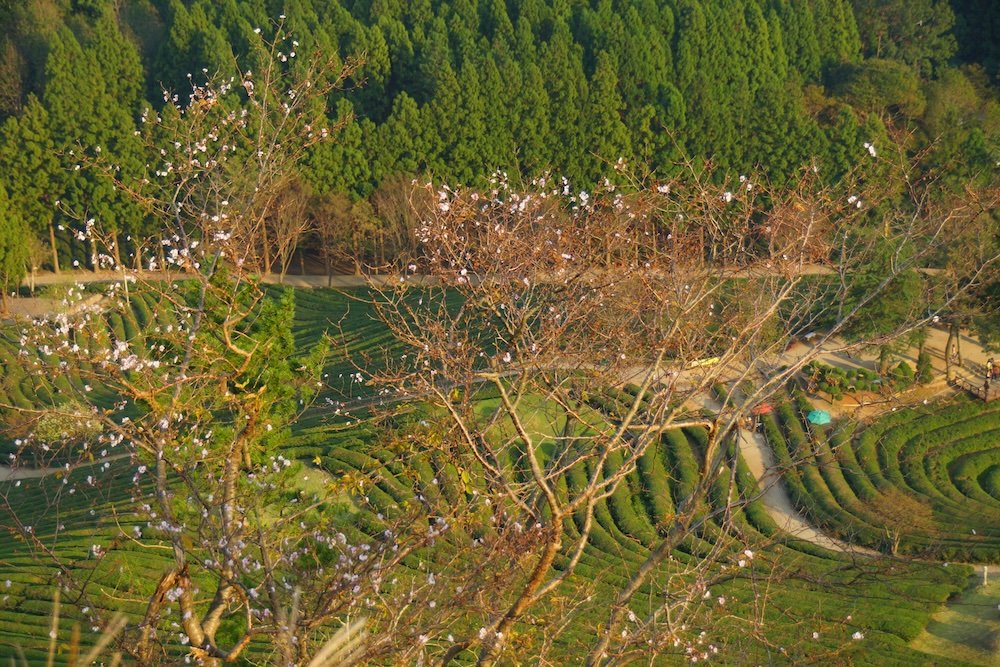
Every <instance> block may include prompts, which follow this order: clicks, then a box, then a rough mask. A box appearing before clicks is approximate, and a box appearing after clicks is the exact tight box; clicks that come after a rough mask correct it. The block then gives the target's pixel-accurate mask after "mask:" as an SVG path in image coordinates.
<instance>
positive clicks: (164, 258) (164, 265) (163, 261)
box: [157, 238, 167, 271]
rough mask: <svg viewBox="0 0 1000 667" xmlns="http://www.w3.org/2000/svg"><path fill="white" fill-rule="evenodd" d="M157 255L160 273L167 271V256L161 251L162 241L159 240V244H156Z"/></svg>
mask: <svg viewBox="0 0 1000 667" xmlns="http://www.w3.org/2000/svg"><path fill="white" fill-rule="evenodd" d="M157 248H158V253H159V255H160V271H166V270H167V255H166V253H165V252H164V250H163V239H162V238H161V239H160V242H159V244H157Z"/></svg>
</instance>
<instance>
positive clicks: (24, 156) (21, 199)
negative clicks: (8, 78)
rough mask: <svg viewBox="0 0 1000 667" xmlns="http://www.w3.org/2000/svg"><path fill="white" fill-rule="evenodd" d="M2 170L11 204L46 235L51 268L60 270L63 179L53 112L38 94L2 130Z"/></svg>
mask: <svg viewBox="0 0 1000 667" xmlns="http://www.w3.org/2000/svg"><path fill="white" fill-rule="evenodd" d="M0 171H2V173H3V174H5V179H6V185H7V187H8V188H9V190H10V207H11V209H12V210H13V211H15V212H16V213H17V214H18V217H19V218H20V219H22V220H24V221H25V222H27V223H28V225H29V226H30V229H31V231H32V232H33V233H34V234H35V236H37V237H39V238H44V239H46V242H47V243H48V245H49V250H50V253H51V268H52V270H53V271H55V272H57V273H58V272H59V253H58V249H57V245H56V228H55V222H54V209H55V201H56V199H57V198H58V194H56V193H57V191H58V183H59V182H60V181H61V179H62V173H61V170H60V165H59V160H58V158H57V156H56V153H55V144H54V142H53V140H52V134H51V128H50V126H49V114H48V112H47V111H46V110H45V107H44V106H43V105H42V104H41V102H39V101H38V99H37V98H36V97H35V96H34V95H30V96H29V97H28V101H27V103H26V104H25V105H24V112H23V113H22V114H21V116H20V117H19V118H10V119H8V120H7V122H6V123H5V124H4V125H3V129H2V131H0Z"/></svg>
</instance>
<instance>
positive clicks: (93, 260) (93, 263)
mask: <svg viewBox="0 0 1000 667" xmlns="http://www.w3.org/2000/svg"><path fill="white" fill-rule="evenodd" d="M97 269H98V266H97V239H95V238H94V237H93V236H91V237H90V270H91V271H93V272H94V273H97Z"/></svg>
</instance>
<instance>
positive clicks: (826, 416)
mask: <svg viewBox="0 0 1000 667" xmlns="http://www.w3.org/2000/svg"><path fill="white" fill-rule="evenodd" d="M806 419H808V420H809V423H811V424H829V423H830V413H829V412H827V411H826V410H812V411H810V413H809V414H807V415H806Z"/></svg>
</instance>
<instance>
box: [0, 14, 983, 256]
mask: <svg viewBox="0 0 1000 667" xmlns="http://www.w3.org/2000/svg"><path fill="white" fill-rule="evenodd" d="M984 4H985V5H988V4H989V3H976V2H953V3H951V5H949V3H948V2H946V1H945V0H920V1H919V2H902V1H901V0H807V1H792V0H739V1H737V0H713V1H711V2H709V1H707V0H642V1H639V2H617V1H612V0H602V1H600V2H590V1H585V0H565V1H562V2H552V1H550V0H531V1H524V2H504V1H503V0H426V1H424V2H388V1H382V0H253V1H249V2H235V1H234V0H228V1H226V2H218V1H215V0H127V1H124V2H111V1H110V0H92V1H90V2H86V3H83V2H70V0H27V1H26V2H23V3H22V2H3V3H0V24H3V25H4V26H5V31H4V34H5V35H6V37H5V40H4V41H3V43H0V84H2V85H0V87H2V88H3V89H4V90H3V94H2V99H0V118H3V117H6V119H7V120H6V122H5V123H4V125H3V129H2V132H0V146H2V148H0V169H2V171H3V173H4V175H5V178H6V179H7V182H8V189H9V195H10V198H11V201H12V205H13V206H14V207H15V208H16V209H17V210H19V211H20V213H21V215H22V217H23V218H24V219H25V221H26V222H27V224H28V225H29V227H30V228H31V229H32V230H34V231H35V233H36V234H37V235H38V236H39V238H40V239H42V240H44V241H45V242H46V245H49V246H50V247H52V248H53V260H52V261H51V262H50V264H51V265H52V266H53V268H55V264H56V263H57V262H61V263H62V264H63V265H64V266H65V265H68V264H70V263H72V262H77V263H79V264H80V265H82V266H91V265H92V264H93V261H94V258H92V257H91V256H90V255H91V253H90V250H89V249H88V248H86V247H85V246H84V244H81V243H79V242H78V241H76V240H75V236H74V233H75V231H78V230H80V229H82V228H83V226H85V225H86V221H87V220H90V219H93V220H94V223H93V224H95V225H97V226H100V227H101V228H102V229H103V230H104V231H111V232H116V233H118V234H119V235H120V236H121V243H120V247H121V248H123V249H125V250H127V251H128V252H134V251H135V250H136V249H137V248H139V246H140V245H141V244H142V242H141V241H140V239H153V238H154V237H156V236H157V235H158V234H159V233H160V231H161V230H158V229H155V227H154V226H153V225H151V224H150V223H149V222H148V221H147V220H145V219H144V217H143V214H142V212H141V211H140V210H138V208H137V207H136V206H135V205H134V204H129V203H127V202H126V200H125V198H123V197H121V196H119V194H118V193H116V192H115V191H114V189H113V187H111V181H110V179H109V178H107V174H102V173H100V171H99V170H96V169H93V168H89V165H90V163H91V161H92V160H93V159H94V158H95V152H96V151H98V150H100V151H103V158H104V159H105V160H106V161H107V162H108V163H113V164H114V165H116V167H117V168H120V169H126V170H129V171H132V172H134V173H135V174H139V173H142V170H143V169H144V166H143V160H142V159H141V158H140V157H139V155H138V153H137V148H136V146H137V144H138V140H137V139H136V135H137V133H138V134H140V135H141V134H142V132H143V128H144V125H143V122H142V120H141V119H142V118H143V111H144V109H152V112H153V113H155V112H156V110H157V109H159V108H160V107H161V106H162V105H163V103H164V99H165V98H164V90H166V91H167V93H166V96H167V98H168V99H169V98H170V97H172V96H173V95H177V96H179V97H180V99H183V98H185V97H186V96H187V95H188V94H189V92H190V89H191V85H192V83H194V84H197V83H199V82H201V81H203V80H204V79H205V78H207V77H208V76H211V75H215V74H223V75H230V74H236V73H237V71H238V70H242V71H246V70H253V69H255V68H261V67H266V66H267V63H266V61H265V59H264V58H263V56H262V55H261V54H260V53H256V52H252V49H251V46H250V45H251V44H252V43H253V41H254V40H253V39H252V38H253V37H255V36H256V35H255V34H254V33H255V32H257V31H260V34H261V35H263V36H265V37H266V36H267V35H270V34H274V31H275V29H276V27H277V24H278V23H281V24H283V25H284V28H283V29H284V30H287V31H288V32H289V33H290V34H292V35H294V37H295V42H294V46H292V47H291V49H290V51H291V52H289V51H285V52H281V53H279V54H278V55H279V60H280V59H282V58H284V59H285V61H284V62H282V63H280V64H281V66H283V67H285V66H287V67H294V66H295V65H294V64H293V63H294V62H295V61H294V60H293V59H294V55H295V54H294V51H299V52H300V53H301V54H305V53H313V52H315V51H320V52H323V53H325V54H328V55H329V56H331V57H333V58H335V59H336V58H340V59H344V58H346V57H348V56H350V55H352V54H363V57H364V59H365V66H364V67H363V68H362V69H361V70H360V71H359V72H357V73H356V74H355V75H354V76H353V77H352V79H351V81H350V82H349V83H350V84H351V85H349V86H347V87H346V89H345V90H343V91H341V92H338V93H336V97H337V98H338V99H337V100H334V102H335V103H334V104H333V105H332V108H335V109H336V110H337V111H338V113H339V116H338V117H340V116H343V115H345V114H351V115H353V116H354V117H355V123H354V124H353V125H352V126H351V128H350V129H349V130H348V131H347V133H346V134H345V135H344V136H343V137H342V140H341V141H340V143H338V144H337V145H336V146H329V145H324V146H322V147H320V148H317V149H316V151H314V152H313V153H312V154H310V155H308V156H307V158H306V159H305V161H304V164H303V165H302V167H301V168H302V172H303V173H302V177H303V179H304V180H305V181H306V182H308V183H309V184H310V186H311V189H312V191H313V192H315V193H317V194H324V193H327V192H338V193H341V194H344V195H345V196H347V197H349V198H351V199H358V198H366V197H369V196H370V195H371V194H372V193H373V192H374V191H375V190H376V189H377V188H378V187H379V184H380V183H382V182H383V181H385V180H386V179H392V178H394V177H396V176H397V175H400V174H403V175H409V176H414V175H418V174H425V173H427V174H430V175H431V176H432V177H434V178H437V179H440V180H444V181H448V182H452V183H464V184H471V185H483V184H485V183H486V181H487V180H488V178H489V177H490V175H491V174H493V173H494V172H495V171H497V170H501V171H510V172H515V173H521V174H523V175H526V176H535V175H539V174H541V173H543V172H546V171H548V172H551V173H554V174H557V175H559V176H566V177H567V178H568V180H569V181H570V183H571V184H572V187H573V188H574V189H587V188H590V187H592V186H593V185H594V184H596V183H598V182H599V181H601V180H602V179H603V178H604V177H606V176H609V175H610V174H609V172H611V171H612V170H611V168H610V165H613V164H615V163H616V162H617V161H618V160H619V158H622V159H623V160H624V161H625V162H626V163H628V164H630V165H633V166H636V165H639V166H640V169H638V170H640V171H643V172H649V171H655V172H657V173H659V174H660V175H662V176H667V175H669V174H672V173H675V171H676V166H677V164H678V162H679V161H680V160H682V159H684V158H688V159H690V160H692V161H693V162H699V161H709V162H710V163H711V164H712V165H713V166H714V167H715V169H714V170H713V173H716V174H720V175H721V174H727V173H728V174H730V175H734V174H738V173H748V172H750V171H763V172H764V173H765V174H767V176H768V178H769V179H771V180H772V181H774V182H782V181H785V180H787V179H789V178H792V177H794V175H795V174H796V172H797V170H798V169H800V168H801V167H802V166H803V165H805V164H809V163H813V164H815V165H816V166H817V167H818V168H819V169H820V170H822V173H823V175H824V177H826V178H831V179H835V178H837V177H839V176H840V175H841V174H843V173H845V171H846V170H847V169H848V168H849V166H850V165H851V164H852V163H853V162H856V161H857V159H859V158H860V157H862V156H863V155H864V149H863V148H862V145H863V144H864V143H865V142H868V143H874V142H875V141H876V140H877V139H878V138H880V137H882V136H885V135H886V132H887V131H888V132H889V133H890V134H891V133H892V132H893V131H894V130H898V129H905V130H912V129H916V130H917V132H916V133H912V137H913V138H912V139H911V145H908V146H907V149H908V150H913V151H916V150H919V149H920V148H921V146H924V145H933V146H934V157H933V159H931V160H930V163H932V164H934V165H936V166H938V167H941V166H947V168H949V169H950V168H951V166H952V165H954V168H955V169H956V170H959V171H961V172H962V174H961V177H962V178H968V177H969V176H970V175H974V174H975V173H980V172H982V171H983V170H985V169H989V168H991V166H992V165H993V164H995V162H996V159H997V156H998V154H1000V149H998V140H997V131H998V130H997V128H998V126H1000V108H998V104H997V102H996V94H995V91H992V90H991V89H990V88H989V83H988V81H989V75H990V74H993V75H994V76H995V67H996V66H995V61H996V56H995V54H993V53H992V52H991V51H990V48H991V47H990V45H989V42H990V41H991V40H989V39H980V38H979V37H981V33H982V31H983V30H985V29H986V28H985V27H983V26H988V25H989V24H990V22H991V21H993V22H995V20H996V17H995V14H996V12H995V10H994V9H992V8H990V7H984V6H983V5H984ZM980 14H981V15H982V19H983V23H982V24H978V23H977V21H976V17H977V16H978V15H980ZM279 17H281V18H279ZM977 36H979V37H977ZM970 41H978V42H979V44H970V43H969V42H970ZM984 42H985V43H984ZM957 58H961V59H962V60H961V61H959V60H957ZM962 62H966V63H969V62H972V63H980V64H981V65H982V67H983V68H985V71H986V75H985V76H984V75H983V74H982V71H983V70H981V69H977V68H978V67H979V65H973V66H971V67H966V68H965V69H963V70H959V69H956V66H958V65H960V64H962ZM956 120H960V121H961V122H959V123H957V124H956V123H955V122H953V121H956ZM887 128H888V130H887ZM935 142H936V143H935ZM959 155H967V156H971V157H970V159H969V160H968V161H967V162H965V163H964V164H961V165H960V164H958V163H959V162H961V161H960V160H957V159H956V158H957V157H958V156H959ZM25 174H32V175H33V176H32V177H31V178H30V179H28V178H26V177H25V176H24V175H25ZM955 180H960V179H955ZM22 181H23V182H22ZM29 181H30V182H29ZM56 201H58V202H59V205H58V206H57V205H56V204H55V202H56ZM50 232H51V234H50ZM149 245H150V244H149V243H147V246H149ZM116 247H117V246H116ZM60 258H61V259H60Z"/></svg>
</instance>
